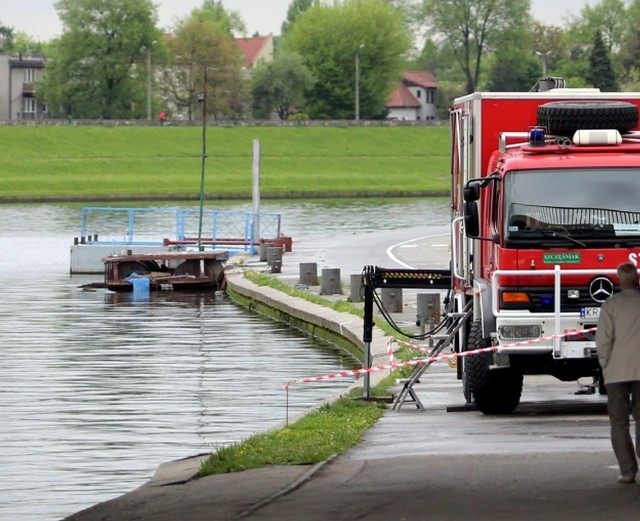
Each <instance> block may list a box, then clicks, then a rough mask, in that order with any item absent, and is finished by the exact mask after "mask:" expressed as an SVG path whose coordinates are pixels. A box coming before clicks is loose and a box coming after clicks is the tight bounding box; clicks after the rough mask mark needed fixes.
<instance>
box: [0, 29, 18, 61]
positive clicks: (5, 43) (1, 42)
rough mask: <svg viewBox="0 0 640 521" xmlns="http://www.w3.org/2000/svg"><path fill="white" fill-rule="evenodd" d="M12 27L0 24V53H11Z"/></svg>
mask: <svg viewBox="0 0 640 521" xmlns="http://www.w3.org/2000/svg"><path fill="white" fill-rule="evenodd" d="M14 36H15V35H14V33H13V27H9V26H7V25H2V23H0V53H2V54H8V53H10V52H12V51H13V38H14Z"/></svg>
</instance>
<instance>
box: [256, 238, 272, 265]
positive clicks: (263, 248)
mask: <svg viewBox="0 0 640 521" xmlns="http://www.w3.org/2000/svg"><path fill="white" fill-rule="evenodd" d="M269 246H273V244H271V243H270V242H267V241H264V240H263V241H260V249H259V253H260V262H264V261H266V260H267V248H268V247H269Z"/></svg>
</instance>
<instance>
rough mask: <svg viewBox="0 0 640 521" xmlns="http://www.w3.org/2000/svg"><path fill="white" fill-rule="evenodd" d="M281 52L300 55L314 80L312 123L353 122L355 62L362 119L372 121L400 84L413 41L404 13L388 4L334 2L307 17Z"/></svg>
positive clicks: (379, 0) (367, 0)
mask: <svg viewBox="0 0 640 521" xmlns="http://www.w3.org/2000/svg"><path fill="white" fill-rule="evenodd" d="M282 47H283V49H284V50H288V51H291V52H295V53H298V54H300V55H301V56H302V57H303V58H304V59H305V60H306V63H307V66H308V67H309V69H310V70H311V72H312V74H313V76H314V78H315V80H316V82H315V84H314V86H313V87H312V89H311V90H310V91H309V92H308V93H307V96H306V106H307V110H308V112H309V115H310V116H311V117H314V118H335V119H349V118H353V117H354V113H355V90H356V89H355V84H356V74H355V63H356V56H357V57H358V62H359V65H360V67H359V71H360V75H359V78H358V79H359V85H360V89H359V95H360V96H359V98H360V113H361V115H362V117H363V118H371V117H375V116H377V115H379V114H380V113H381V112H382V111H383V110H384V107H385V105H386V103H387V100H388V96H389V94H390V92H391V89H392V88H393V82H394V81H395V80H398V79H399V78H400V75H401V71H402V69H403V66H404V63H405V59H406V54H407V52H408V50H409V47H410V36H409V33H408V31H407V29H406V26H405V20H404V18H403V15H402V12H401V11H398V10H397V9H396V8H394V7H392V6H391V5H389V2H388V1H387V0H335V2H334V3H333V5H326V4H321V3H316V4H315V5H314V6H313V7H311V8H310V9H308V10H307V11H305V12H304V14H303V15H302V16H301V17H300V18H299V19H298V20H297V22H296V23H295V24H294V25H293V26H292V27H291V30H290V31H289V33H288V34H287V35H286V36H285V37H284V39H283V42H282Z"/></svg>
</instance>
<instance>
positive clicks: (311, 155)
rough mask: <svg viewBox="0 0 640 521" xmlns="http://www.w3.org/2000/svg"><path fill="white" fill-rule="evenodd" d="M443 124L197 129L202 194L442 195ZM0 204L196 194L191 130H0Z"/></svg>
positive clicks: (445, 175) (445, 173) (445, 180)
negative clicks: (257, 169) (257, 174)
mask: <svg viewBox="0 0 640 521" xmlns="http://www.w3.org/2000/svg"><path fill="white" fill-rule="evenodd" d="M448 136H449V130H448V128H447V127H348V128H347V127H345V128H340V127H287V128H278V127H216V126H210V127H208V129H207V152H208V160H207V163H206V183H205V191H206V197H207V199H234V198H250V197H251V191H252V174H251V171H252V142H253V139H260V142H261V149H262V160H261V195H262V197H263V198H287V197H307V198H311V197H367V196H424V195H442V194H446V193H448V191H449V165H448V163H449V141H448V140H449V137H448ZM0 142H2V144H3V146H2V147H1V148H0V161H1V164H2V181H3V182H2V185H1V188H0V201H4V202H8V201H46V200H112V199H121V200H144V199H145V198H146V199H149V200H157V199H174V200H180V199H182V200H188V199H197V198H198V195H199V191H200V175H201V162H202V156H201V154H202V129H201V128H199V127H84V126H60V127H45V126H35V127H30V126H16V127H12V126H6V127H0Z"/></svg>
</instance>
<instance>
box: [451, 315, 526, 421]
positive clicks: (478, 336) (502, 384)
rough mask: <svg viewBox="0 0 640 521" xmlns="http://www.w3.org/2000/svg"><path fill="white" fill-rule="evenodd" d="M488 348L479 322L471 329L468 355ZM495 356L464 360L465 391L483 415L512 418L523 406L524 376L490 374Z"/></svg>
mask: <svg viewBox="0 0 640 521" xmlns="http://www.w3.org/2000/svg"><path fill="white" fill-rule="evenodd" d="M488 346H489V339H488V338H483V337H482V325H481V324H480V321H478V320H476V321H474V322H473V324H472V325H471V329H470V331H469V338H468V342H467V349H466V350H467V351H474V350H476V349H482V348H484V347H488ZM491 361H492V353H481V354H476V355H471V356H465V357H464V371H463V374H462V378H463V389H464V393H465V397H466V398H467V399H469V398H471V400H472V401H473V402H475V404H476V406H477V407H478V409H480V411H482V412H483V413H484V414H510V413H512V412H513V411H514V410H515V409H516V407H517V406H518V404H519V403H520V396H521V395H522V375H521V374H520V373H518V372H516V371H514V370H513V369H511V368H508V367H507V368H504V369H494V370H490V369H489V367H490V365H491Z"/></svg>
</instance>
